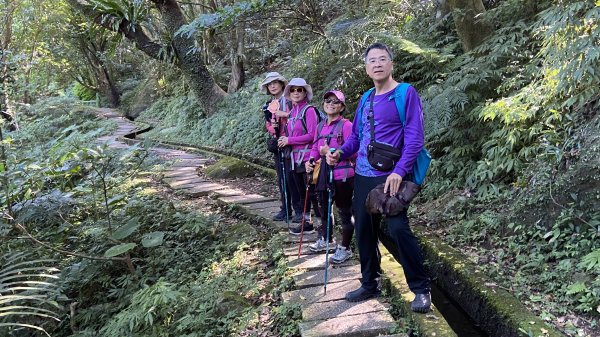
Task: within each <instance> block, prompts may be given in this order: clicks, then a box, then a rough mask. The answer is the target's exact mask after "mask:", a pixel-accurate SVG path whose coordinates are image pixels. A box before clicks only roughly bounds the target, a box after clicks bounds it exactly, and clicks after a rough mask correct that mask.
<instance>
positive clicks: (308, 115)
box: [278, 78, 321, 235]
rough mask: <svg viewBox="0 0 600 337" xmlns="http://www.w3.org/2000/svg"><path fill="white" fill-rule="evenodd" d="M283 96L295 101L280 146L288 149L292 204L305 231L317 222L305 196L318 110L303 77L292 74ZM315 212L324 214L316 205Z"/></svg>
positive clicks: (296, 230) (294, 229) (294, 231)
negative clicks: (306, 166) (307, 167)
mask: <svg viewBox="0 0 600 337" xmlns="http://www.w3.org/2000/svg"><path fill="white" fill-rule="evenodd" d="M283 96H284V97H285V98H286V99H288V100H290V101H291V102H292V110H291V111H290V113H289V116H288V120H287V125H286V127H285V128H284V130H285V131H286V133H285V136H281V137H279V140H278V145H279V148H283V149H284V151H285V152H284V153H287V155H286V168H287V167H288V163H289V168H290V169H289V170H287V169H286V174H287V175H288V180H287V181H288V182H289V184H290V192H291V193H290V194H291V195H292V208H293V209H294V213H295V215H294V219H293V221H294V222H297V223H300V222H303V221H304V232H305V233H311V232H314V228H313V223H312V221H311V218H310V208H311V200H310V198H309V199H308V200H305V196H306V193H305V191H306V186H307V184H306V170H305V163H306V161H307V160H308V157H309V155H310V150H311V148H312V142H313V139H314V137H315V132H316V130H317V111H316V110H315V108H314V107H313V106H311V105H309V104H308V102H309V101H310V100H311V99H312V97H313V92H312V87H311V86H310V85H309V84H308V83H306V80H304V79H303V78H292V79H291V80H290V82H289V83H288V85H287V86H286V87H285V90H284V91H283ZM305 202H306V214H305V216H304V219H303V218H302V214H303V210H304V203H305ZM315 215H316V216H317V217H320V216H321V214H320V212H319V210H318V208H317V207H315ZM290 233H291V234H295V235H298V234H300V233H301V226H298V227H292V228H290Z"/></svg>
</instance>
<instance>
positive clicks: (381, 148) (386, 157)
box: [367, 90, 402, 172]
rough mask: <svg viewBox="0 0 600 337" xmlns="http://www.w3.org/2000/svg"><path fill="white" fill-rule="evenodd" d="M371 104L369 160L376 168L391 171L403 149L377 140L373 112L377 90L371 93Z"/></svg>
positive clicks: (369, 116)
mask: <svg viewBox="0 0 600 337" xmlns="http://www.w3.org/2000/svg"><path fill="white" fill-rule="evenodd" d="M370 98H371V104H370V107H369V115H368V118H369V123H370V124H371V142H370V143H369V145H368V146H367V160H368V161H369V164H371V166H373V168H374V169H376V170H378V171H384V172H385V171H391V170H392V169H393V168H394V167H395V166H396V163H397V162H398V160H400V157H401V155H402V151H401V150H400V149H398V148H396V147H393V146H390V145H387V144H383V143H378V142H377V141H376V140H375V116H374V114H373V101H374V100H375V90H373V92H372V93H371V97H370Z"/></svg>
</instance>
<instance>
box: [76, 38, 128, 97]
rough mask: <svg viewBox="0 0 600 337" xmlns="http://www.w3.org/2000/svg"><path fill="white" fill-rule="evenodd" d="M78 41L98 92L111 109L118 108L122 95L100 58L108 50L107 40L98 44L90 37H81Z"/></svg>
mask: <svg viewBox="0 0 600 337" xmlns="http://www.w3.org/2000/svg"><path fill="white" fill-rule="evenodd" d="M78 40H79V48H80V50H81V52H82V53H83V54H84V55H85V57H86V59H87V61H88V62H87V63H88V67H89V68H90V69H91V70H92V73H93V74H94V75H93V76H94V79H93V80H95V82H96V88H97V90H98V92H99V93H100V94H101V95H102V96H104V97H106V98H107V99H108V104H109V107H111V108H116V107H118V106H119V103H120V100H121V99H120V96H121V95H120V94H119V90H117V87H116V86H115V83H114V81H113V80H112V77H111V76H110V72H109V71H108V67H107V66H106V64H105V63H104V61H103V60H102V57H101V56H100V55H101V54H102V53H103V52H104V51H105V49H106V40H104V41H102V40H101V41H100V42H99V43H96V42H94V41H91V40H90V37H89V36H80V37H79V38H78Z"/></svg>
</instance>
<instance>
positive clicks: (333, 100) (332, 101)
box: [323, 99, 342, 104]
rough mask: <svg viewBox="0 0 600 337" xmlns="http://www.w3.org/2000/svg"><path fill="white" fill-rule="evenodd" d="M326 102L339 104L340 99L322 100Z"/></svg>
mask: <svg viewBox="0 0 600 337" xmlns="http://www.w3.org/2000/svg"><path fill="white" fill-rule="evenodd" d="M323 102H324V103H326V104H340V103H342V101H338V100H337V99H326V100H324V101H323Z"/></svg>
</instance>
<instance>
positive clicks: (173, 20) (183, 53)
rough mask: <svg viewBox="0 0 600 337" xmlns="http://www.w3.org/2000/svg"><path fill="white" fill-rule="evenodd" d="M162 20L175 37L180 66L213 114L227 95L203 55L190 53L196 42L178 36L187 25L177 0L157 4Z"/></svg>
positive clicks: (198, 95) (203, 104) (174, 43)
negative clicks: (177, 33)
mask: <svg viewBox="0 0 600 337" xmlns="http://www.w3.org/2000/svg"><path fill="white" fill-rule="evenodd" d="M156 6H157V8H158V10H159V12H160V15H161V18H162V20H163V22H164V24H165V26H166V27H167V29H168V30H169V33H170V34H171V36H172V37H173V40H172V41H173V42H172V44H173V48H175V54H176V56H177V60H178V61H179V62H178V66H179V68H180V69H181V70H182V72H183V74H184V75H185V77H186V78H187V80H188V81H189V83H190V87H191V89H192V91H193V92H194V94H195V95H196V97H197V98H198V100H199V101H200V103H201V104H202V106H203V107H204V108H205V109H206V112H207V114H209V115H210V114H212V113H213V112H215V110H216V106H217V103H219V102H220V101H221V100H222V99H223V98H224V97H225V95H226V93H225V91H224V90H223V89H221V88H220V87H219V86H218V85H217V83H216V82H215V80H214V78H213V77H212V75H211V74H210V72H209V71H208V69H207V68H206V66H205V64H204V62H203V60H202V54H201V53H190V52H189V51H190V50H191V49H192V48H193V47H194V43H193V42H194V41H193V40H192V39H189V38H187V37H184V36H181V35H177V36H175V32H177V30H179V28H180V27H181V26H183V25H184V24H186V20H185V17H184V16H183V12H182V11H181V8H180V7H179V4H178V3H177V2H176V1H175V0H164V1H158V2H157V4H156Z"/></svg>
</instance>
